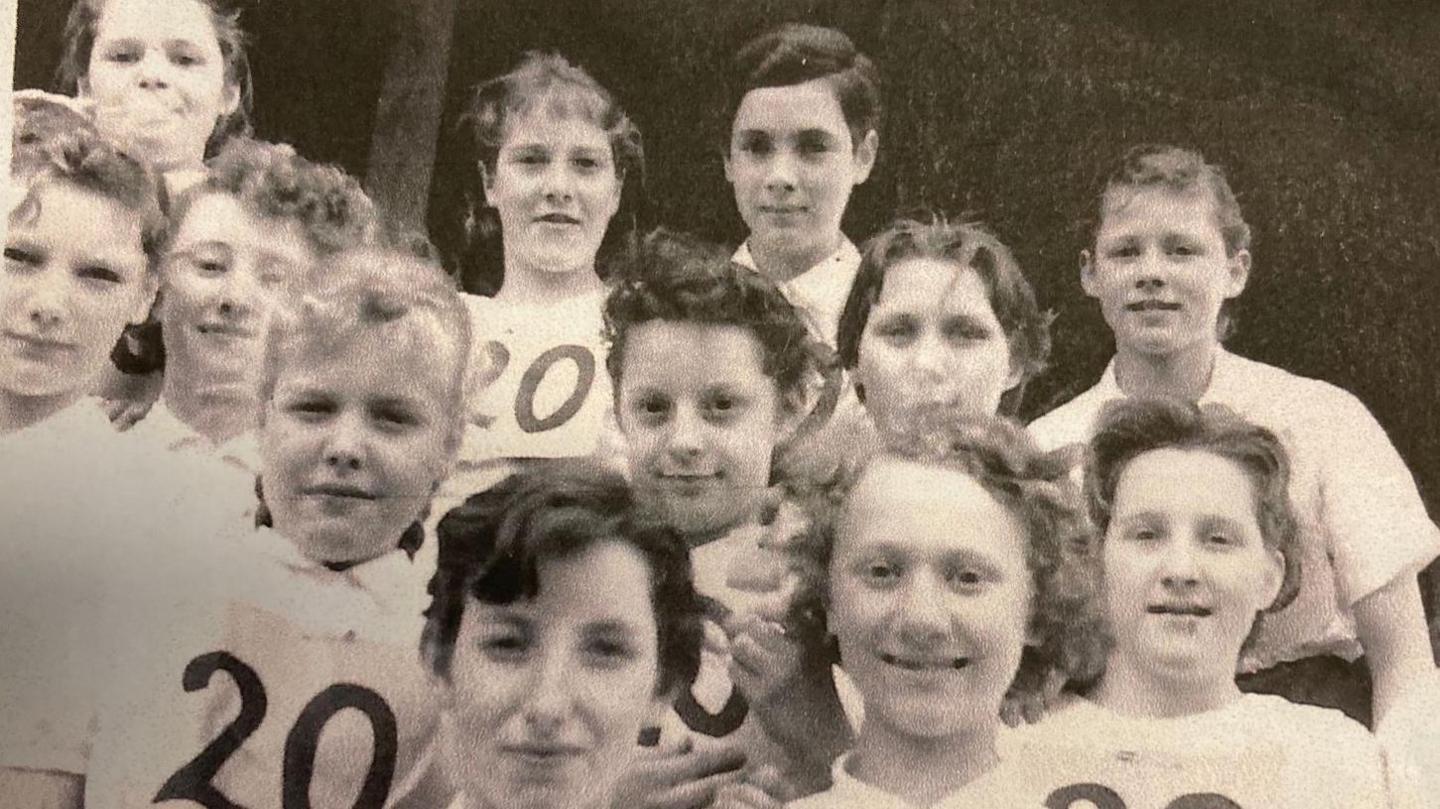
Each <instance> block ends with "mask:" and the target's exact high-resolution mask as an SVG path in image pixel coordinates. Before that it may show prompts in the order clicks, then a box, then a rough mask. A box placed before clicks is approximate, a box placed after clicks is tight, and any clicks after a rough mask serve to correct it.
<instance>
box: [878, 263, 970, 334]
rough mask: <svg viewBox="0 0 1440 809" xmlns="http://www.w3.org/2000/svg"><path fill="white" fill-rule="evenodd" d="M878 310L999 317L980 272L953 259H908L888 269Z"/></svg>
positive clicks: (881, 289) (881, 287) (881, 290)
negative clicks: (996, 315)
mask: <svg viewBox="0 0 1440 809" xmlns="http://www.w3.org/2000/svg"><path fill="white" fill-rule="evenodd" d="M875 307H876V310H877V311H879V310H891V309H904V310H907V311H912V310H913V311H928V310H936V311H940V312H946V313H957V314H960V313H963V314H970V315H976V316H981V317H985V318H987V319H991V320H993V319H994V318H995V312H994V307H993V306H992V305H991V303H990V289H989V287H988V286H987V285H986V283H985V279H983V278H981V277H980V273H978V272H976V271H975V270H974V269H972V268H970V267H964V266H961V265H960V264H959V263H958V262H956V261H952V260H949V259H936V258H906V259H901V260H900V261H897V262H895V263H894V264H891V265H890V266H889V267H888V268H886V270H885V274H884V277H883V280H882V282H881V286H880V297H879V298H877V299H876V301H875Z"/></svg>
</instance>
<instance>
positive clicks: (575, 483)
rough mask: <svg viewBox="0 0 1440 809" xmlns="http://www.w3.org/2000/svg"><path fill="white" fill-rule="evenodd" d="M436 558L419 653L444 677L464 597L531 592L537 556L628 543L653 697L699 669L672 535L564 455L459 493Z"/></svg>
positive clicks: (611, 480)
mask: <svg viewBox="0 0 1440 809" xmlns="http://www.w3.org/2000/svg"><path fill="white" fill-rule="evenodd" d="M436 532H437V534H438V535H439V538H440V558H439V563H438V568H437V570H436V572H435V577H434V578H433V579H432V580H431V582H430V595H431V603H430V608H429V609H428V610H426V612H425V617H426V623H425V631H424V634H423V637H422V639H421V643H420V649H421V655H422V657H423V658H424V660H425V662H426V664H427V665H428V666H429V667H430V670H431V671H433V672H434V673H435V674H436V675H438V676H441V677H447V678H448V677H449V674H450V664H451V660H452V659H453V656H454V652H455V641H456V638H457V636H458V634H459V632H460V623H461V618H462V616H463V615H464V611H465V601H466V597H467V596H469V597H471V598H475V599H478V600H479V601H482V602H484V603H487V604H510V603H513V602H515V601H517V600H519V599H522V598H534V597H535V595H536V593H537V592H538V591H539V589H540V573H539V568H540V565H541V563H542V562H544V561H546V560H549V559H559V558H565V557H568V556H573V555H574V554H577V553H580V552H581V551H584V550H585V549H586V548H589V547H591V546H593V545H594V544H596V543H598V542H604V541H618V542H623V543H625V544H626V545H629V546H630V547H632V548H634V549H635V550H636V551H638V552H639V553H640V555H641V556H642V557H643V558H644V560H645V563H646V565H647V566H648V567H649V569H650V603H651V605H652V607H653V608H654V610H655V622H656V625H657V628H658V634H659V637H658V638H657V641H658V646H659V657H660V676H659V678H658V679H657V681H656V684H655V693H656V694H657V695H661V694H666V693H670V692H671V691H672V690H674V689H677V688H684V687H686V686H688V685H689V684H690V683H691V682H692V681H693V680H694V679H695V675H696V674H697V673H698V672H699V670H700V646H701V641H702V637H703V629H702V625H701V620H702V617H703V611H702V607H701V603H700V600H699V597H698V596H697V595H696V593H695V587H694V584H693V582H692V576H691V568H690V552H689V549H688V548H687V547H686V545H685V542H684V540H682V539H681V538H680V535H679V534H677V533H675V531H674V530H673V529H671V528H669V527H668V526H666V525H665V524H664V523H663V522H661V521H659V520H658V519H655V518H652V517H651V516H649V515H648V514H647V512H645V511H643V510H642V509H641V507H640V506H639V505H638V504H637V502H636V500H635V497H634V494H633V492H632V491H631V489H630V487H629V485H628V484H627V483H626V482H625V480H624V478H622V477H621V476H620V475H618V474H616V473H615V472H612V471H609V470H607V469H605V468H603V467H602V466H600V465H598V464H595V463H592V462H589V461H580V460H573V459H567V460H564V461H548V462H540V463H537V464H535V465H533V466H528V467H526V469H525V470H524V471H522V472H520V473H517V474H514V475H511V476H510V477H508V478H506V479H505V480H503V481H501V482H500V483H499V484H498V485H496V486H495V487H493V488H491V489H488V490H486V491H483V492H478V493H476V494H473V495H471V496H470V497H469V498H467V499H466V500H465V502H464V504H462V505H460V506H458V507H456V508H454V509H452V510H451V511H450V512H449V513H448V514H446V515H445V516H444V517H443V518H442V519H441V520H440V524H439V527H438V528H437V529H436Z"/></svg>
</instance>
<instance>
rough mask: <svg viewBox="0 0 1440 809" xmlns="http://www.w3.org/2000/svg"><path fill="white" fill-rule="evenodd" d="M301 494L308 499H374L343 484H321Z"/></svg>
mask: <svg viewBox="0 0 1440 809" xmlns="http://www.w3.org/2000/svg"><path fill="white" fill-rule="evenodd" d="M301 494H304V495H306V496H309V497H337V498H345V499H348V500H374V499H375V495H373V494H371V493H369V492H367V491H365V490H364V489H362V488H360V487H359V486H347V485H345V484H343V483H322V484H320V485H318V486H309V487H306V488H305V489H303V490H301Z"/></svg>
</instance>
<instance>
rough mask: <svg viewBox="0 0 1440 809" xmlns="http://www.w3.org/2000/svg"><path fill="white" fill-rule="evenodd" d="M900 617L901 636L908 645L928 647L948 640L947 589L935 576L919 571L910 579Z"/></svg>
mask: <svg viewBox="0 0 1440 809" xmlns="http://www.w3.org/2000/svg"><path fill="white" fill-rule="evenodd" d="M897 617H898V619H899V621H898V623H899V631H900V635H901V637H902V638H904V639H905V641H906V642H907V643H913V644H916V645H921V646H927V645H931V644H934V643H936V642H938V641H940V640H943V639H944V637H945V635H946V634H947V633H948V632H949V629H950V620H949V616H948V615H947V614H946V612H945V604H944V592H943V588H942V587H941V586H940V585H939V584H938V583H937V582H936V581H935V576H934V575H933V574H930V573H926V572H923V571H917V572H915V573H914V574H912V575H911V576H909V577H908V578H907V580H906V582H905V584H904V587H903V590H902V591H901V595H900V604H899V614H898V616H897Z"/></svg>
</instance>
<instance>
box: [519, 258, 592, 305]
mask: <svg viewBox="0 0 1440 809" xmlns="http://www.w3.org/2000/svg"><path fill="white" fill-rule="evenodd" d="M604 288H605V282H603V281H601V280H600V276H599V275H597V274H596V273H595V262H594V261H591V262H590V263H589V264H588V265H586V266H584V267H576V268H575V269H573V270H570V271H568V272H550V271H548V270H543V269H537V268H534V267H522V266H519V265H518V262H517V261H514V260H512V259H511V258H510V257H509V256H508V255H507V256H506V258H505V280H504V281H502V282H501V284H500V291H499V292H496V293H495V300H497V301H504V302H505V303H507V304H518V305H522V306H523V305H527V304H528V305H534V304H554V303H560V302H563V301H568V300H572V299H574V298H579V297H582V296H585V295H590V294H594V293H596V292H599V291H600V290H602V289H604Z"/></svg>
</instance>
